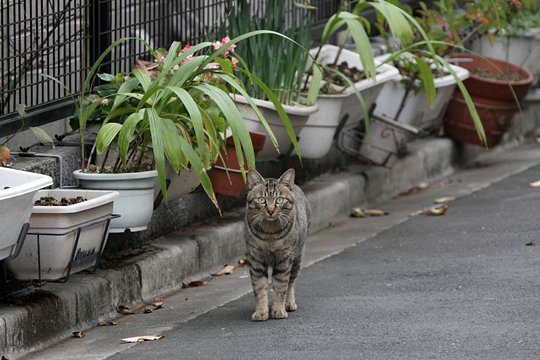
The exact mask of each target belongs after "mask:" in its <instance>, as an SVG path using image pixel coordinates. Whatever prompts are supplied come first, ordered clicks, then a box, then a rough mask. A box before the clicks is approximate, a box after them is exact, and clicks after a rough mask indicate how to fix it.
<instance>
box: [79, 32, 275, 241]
mask: <svg viewBox="0 0 540 360" xmlns="http://www.w3.org/2000/svg"><path fill="white" fill-rule="evenodd" d="M265 34H272V35H275V36H281V37H284V36H283V35H281V34H277V33H275V32H273V31H267V30H262V31H254V32H250V33H247V34H242V35H240V36H238V37H236V38H235V39H232V40H231V39H230V38H228V37H227V38H224V39H223V40H222V41H221V42H217V43H212V42H203V43H201V44H198V45H194V46H189V45H186V46H184V47H181V45H180V43H179V42H174V43H173V44H172V45H171V47H170V48H169V49H168V50H164V49H158V50H154V49H152V48H151V47H150V46H149V45H148V44H146V46H147V47H148V50H149V52H150V53H151V54H152V56H153V59H154V61H151V62H143V61H139V62H138V64H137V66H136V68H135V69H133V71H132V72H131V73H129V74H117V75H109V74H102V75H101V78H102V79H103V80H106V81H108V82H109V83H108V84H106V86H105V87H101V88H98V89H96V91H95V93H93V94H90V95H86V94H85V91H83V94H82V95H83V96H81V97H80V100H79V101H78V106H77V116H78V120H79V129H80V133H81V139H84V135H85V129H86V126H87V123H88V122H89V121H90V120H96V121H97V122H98V123H99V125H100V129H99V132H98V134H97V137H96V140H95V144H94V146H93V148H92V150H91V152H90V155H89V156H84V147H81V152H82V153H83V158H84V162H83V164H84V165H83V168H82V169H81V170H80V171H76V172H75V177H77V178H78V179H79V180H80V181H81V185H82V186H84V187H86V188H90V187H91V188H99V189H105V188H107V189H111V188H110V185H109V184H107V185H93V184H92V185H90V183H89V181H90V178H91V179H92V181H93V180H94V179H98V181H101V179H105V180H110V178H113V177H114V178H116V177H126V178H130V179H135V180H137V181H139V182H140V183H141V184H140V185H137V186H140V187H141V188H143V189H142V190H144V192H145V193H144V194H143V195H133V194H132V190H133V189H134V186H135V185H127V184H126V183H125V180H120V181H118V183H119V184H120V185H119V186H120V188H119V189H118V190H119V191H120V198H119V200H118V201H115V210H114V212H115V213H117V212H118V213H121V215H122V217H123V218H124V220H122V221H127V220H126V218H127V216H126V215H125V213H124V212H121V211H120V210H130V209H133V208H139V209H140V208H141V203H140V201H141V199H142V196H144V197H145V198H147V199H148V200H149V203H150V204H151V203H152V202H153V198H154V194H153V190H154V179H153V178H151V179H146V180H144V181H143V178H146V177H147V175H148V174H152V173H153V174H154V176H155V174H156V172H157V176H158V178H159V184H160V188H161V191H162V192H163V194H164V198H165V200H167V199H166V187H167V181H166V171H167V168H166V166H167V164H168V165H170V167H172V169H173V170H174V172H175V173H179V172H180V171H183V170H185V169H191V170H192V171H193V172H194V173H195V174H196V175H197V177H198V178H199V180H200V182H201V185H202V187H203V189H204V190H205V192H206V193H207V195H208V197H209V198H210V200H211V201H212V202H213V203H214V205H216V207H217V208H218V209H219V207H218V204H217V200H216V197H215V194H214V192H213V190H212V184H211V181H210V179H209V177H208V174H207V170H208V169H210V168H211V166H212V165H213V164H214V163H215V161H216V160H217V159H218V158H219V156H220V155H219V154H220V150H221V149H222V148H223V147H224V144H225V140H226V136H227V134H229V133H230V136H231V137H232V141H233V142H234V147H235V152H236V156H237V158H238V163H239V166H240V169H241V171H242V172H243V171H244V169H245V167H246V161H247V166H248V167H254V164H255V158H254V152H253V146H252V143H251V140H250V136H249V132H248V130H247V128H246V126H245V123H244V121H243V118H242V115H241V112H240V111H239V109H238V107H237V106H236V104H235V103H234V101H233V100H232V99H231V97H230V95H229V94H230V93H231V92H232V91H234V92H237V93H239V94H241V95H242V96H243V97H244V98H245V99H246V102H247V103H248V104H249V106H250V107H252V108H253V109H254V112H255V113H256V114H257V116H259V117H260V118H262V119H264V117H263V115H262V114H261V112H260V111H259V110H258V108H257V106H256V105H255V102H254V101H253V100H252V99H251V98H250V97H249V95H248V94H247V92H246V90H245V89H244V84H243V83H242V81H241V80H240V79H238V78H237V77H236V75H235V71H237V69H236V67H237V63H238V61H237V60H236V59H235V58H234V57H233V56H232V55H233V54H232V52H231V51H230V49H231V48H233V47H234V46H236V44H237V43H238V42H240V41H242V40H244V39H248V38H250V37H252V36H256V35H265ZM123 41H125V39H121V40H119V41H117V42H115V43H113V44H112V45H111V46H110V47H109V48H108V49H107V50H106V51H105V52H104V53H103V54H102V56H101V57H100V58H99V59H98V61H97V62H96V64H94V66H93V67H92V69H91V71H90V74H89V76H88V78H87V80H86V82H85V86H84V89H87V87H88V84H89V81H90V80H89V79H91V78H92V76H93V75H94V74H95V72H96V71H97V68H98V66H99V63H100V62H101V61H102V60H103V58H104V57H105V56H106V55H107V54H108V52H110V51H111V49H112V48H113V47H114V46H116V45H117V44H119V43H121V42H123ZM203 51H209V53H205V54H200V53H202V52H203ZM243 73H244V74H246V75H247V76H250V75H251V74H250V73H249V71H248V70H246V69H243ZM263 85H264V84H263ZM100 92H101V95H100ZM268 94H270V96H274V95H273V93H272V91H270V90H268ZM94 152H95V153H96V154H97V155H101V156H102V160H101V163H100V164H92V163H91V161H92V160H93V159H94V156H93V153H94ZM111 159H112V160H111ZM133 170H135V172H134V173H131V174H129V175H125V172H126V171H133ZM140 170H145V171H140ZM143 182H144V183H143ZM124 194H126V196H124ZM129 197H132V198H133V200H135V201H136V203H137V205H136V206H133V205H130V204H129V203H125V205H123V206H120V204H121V203H122V202H123V201H124V199H125V198H129ZM147 209H148V210H147V212H146V215H145V216H139V218H140V219H141V220H144V222H142V223H140V225H136V224H129V225H127V224H124V223H115V222H116V219H115V220H113V223H112V225H111V231H112V232H116V231H124V230H125V229H130V230H131V231H134V230H143V229H144V228H146V224H147V223H148V221H149V220H150V216H151V214H152V206H151V205H150V206H148V208H147ZM117 210H118V211H117ZM118 221H120V220H119V219H118Z"/></svg>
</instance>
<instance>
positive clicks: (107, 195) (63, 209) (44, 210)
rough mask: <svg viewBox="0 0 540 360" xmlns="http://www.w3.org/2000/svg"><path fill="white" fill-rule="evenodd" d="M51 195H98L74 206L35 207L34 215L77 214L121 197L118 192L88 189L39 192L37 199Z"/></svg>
mask: <svg viewBox="0 0 540 360" xmlns="http://www.w3.org/2000/svg"><path fill="white" fill-rule="evenodd" d="M51 193H59V195H61V196H62V197H66V196H72V197H73V196H84V194H88V193H92V194H94V195H97V196H95V197H93V198H91V199H87V200H86V201H84V202H81V203H78V204H72V205H67V206H39V205H34V207H33V208H32V213H37V214H72V213H76V212H81V211H85V210H88V209H91V208H94V207H98V206H100V205H103V204H106V203H109V202H111V201H114V200H115V199H116V198H118V197H119V196H120V193H119V192H118V191H107V190H86V189H51V190H39V191H38V192H37V195H36V199H37V198H39V197H40V196H53V195H52V194H51Z"/></svg>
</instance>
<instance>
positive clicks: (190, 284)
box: [187, 280, 208, 287]
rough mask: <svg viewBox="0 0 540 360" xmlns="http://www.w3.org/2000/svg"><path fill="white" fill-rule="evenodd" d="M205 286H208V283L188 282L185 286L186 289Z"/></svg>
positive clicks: (199, 281)
mask: <svg viewBox="0 0 540 360" xmlns="http://www.w3.org/2000/svg"><path fill="white" fill-rule="evenodd" d="M206 285H208V281H201V280H197V281H192V282H190V283H189V284H188V285H187V287H200V286H206Z"/></svg>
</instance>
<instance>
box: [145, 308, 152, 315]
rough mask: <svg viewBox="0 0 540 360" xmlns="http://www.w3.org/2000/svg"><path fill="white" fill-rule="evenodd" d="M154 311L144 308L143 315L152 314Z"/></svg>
mask: <svg viewBox="0 0 540 360" xmlns="http://www.w3.org/2000/svg"><path fill="white" fill-rule="evenodd" d="M153 312H154V310H152V309H151V308H149V307H147V308H144V313H145V314H150V313H153Z"/></svg>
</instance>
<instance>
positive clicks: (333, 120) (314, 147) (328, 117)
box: [299, 45, 399, 159]
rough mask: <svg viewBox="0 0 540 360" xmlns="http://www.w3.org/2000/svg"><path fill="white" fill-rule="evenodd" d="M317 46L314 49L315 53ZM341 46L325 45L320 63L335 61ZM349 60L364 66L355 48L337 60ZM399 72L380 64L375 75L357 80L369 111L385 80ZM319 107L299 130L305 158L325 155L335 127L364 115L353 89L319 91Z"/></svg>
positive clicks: (356, 87)
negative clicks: (332, 91)
mask: <svg viewBox="0 0 540 360" xmlns="http://www.w3.org/2000/svg"><path fill="white" fill-rule="evenodd" d="M317 51H318V48H315V49H312V50H311V51H310V52H311V55H312V56H314V55H315V54H316V53H317ZM338 51H339V47H337V46H334V45H324V46H323V47H322V49H321V52H320V53H319V57H318V59H317V62H318V63H319V64H321V65H328V64H331V63H333V62H334V59H335V57H336V54H337V52H338ZM343 62H347V64H348V65H349V67H356V68H358V69H359V70H363V67H362V63H361V61H360V56H359V55H358V54H357V53H356V52H353V51H349V50H347V49H343V50H342V52H341V54H340V57H339V60H338V64H341V63H343ZM398 75H399V71H398V70H397V69H396V68H395V67H393V66H391V65H387V64H382V65H379V66H378V67H377V75H376V77H375V79H365V80H362V81H359V82H357V83H355V84H354V85H355V89H356V90H357V91H358V92H359V93H360V95H361V96H362V98H363V100H364V102H365V105H366V111H368V110H369V108H370V107H371V105H372V104H373V103H374V102H375V100H376V99H377V96H378V95H379V93H380V92H381V90H382V87H383V85H384V83H386V82H387V81H389V80H392V79H393V78H395V77H396V76H398ZM317 104H318V105H319V111H318V112H316V113H314V114H313V115H311V116H310V117H309V119H308V121H307V122H306V124H305V126H304V128H303V129H302V131H301V132H300V135H299V136H300V141H299V146H300V151H301V154H302V157H303V158H306V159H319V158H322V157H324V156H325V155H326V154H327V153H328V151H329V150H330V147H331V146H332V140H333V138H334V135H335V132H336V128H337V127H338V125H339V124H340V122H341V121H342V120H343V121H345V122H344V124H343V128H344V129H347V128H350V127H352V126H354V125H357V124H358V123H359V122H360V121H361V120H362V119H363V118H364V111H363V109H362V107H361V105H360V102H359V100H358V98H357V94H356V92H355V90H354V89H352V88H350V87H349V88H346V89H345V90H344V91H343V92H342V93H341V94H331V95H326V94H319V96H318V98H317Z"/></svg>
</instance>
